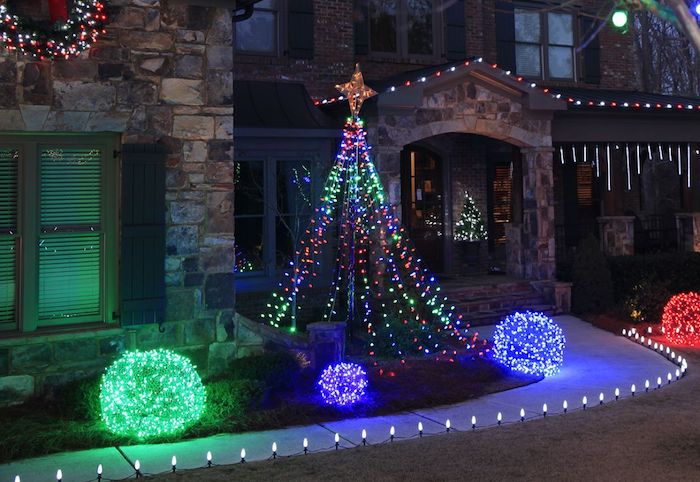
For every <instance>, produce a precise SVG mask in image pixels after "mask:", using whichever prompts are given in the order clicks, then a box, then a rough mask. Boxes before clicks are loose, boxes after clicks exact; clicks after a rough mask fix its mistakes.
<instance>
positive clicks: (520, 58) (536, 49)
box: [515, 44, 542, 77]
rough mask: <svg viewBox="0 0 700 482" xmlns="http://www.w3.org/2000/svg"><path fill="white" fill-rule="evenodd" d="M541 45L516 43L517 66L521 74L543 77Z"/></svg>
mask: <svg viewBox="0 0 700 482" xmlns="http://www.w3.org/2000/svg"><path fill="white" fill-rule="evenodd" d="M541 65H542V64H541V61H540V46H539V45H523V44H515V66H516V69H517V71H518V74H520V75H526V76H531V77H541V76H542V67H541Z"/></svg>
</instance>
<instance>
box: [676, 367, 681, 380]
mask: <svg viewBox="0 0 700 482" xmlns="http://www.w3.org/2000/svg"><path fill="white" fill-rule="evenodd" d="M680 377H681V372H680V370H678V368H676V380H678V379H679V378H680Z"/></svg>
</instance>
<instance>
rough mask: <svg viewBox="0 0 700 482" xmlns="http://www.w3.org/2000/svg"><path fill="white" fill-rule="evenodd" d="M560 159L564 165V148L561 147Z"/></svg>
mask: <svg viewBox="0 0 700 482" xmlns="http://www.w3.org/2000/svg"><path fill="white" fill-rule="evenodd" d="M559 159H561V165H562V166H563V165H564V146H559Z"/></svg>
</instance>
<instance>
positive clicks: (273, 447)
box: [272, 442, 277, 459]
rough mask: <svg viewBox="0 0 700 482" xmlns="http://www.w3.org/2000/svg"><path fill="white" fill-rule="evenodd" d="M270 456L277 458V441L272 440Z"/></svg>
mask: <svg viewBox="0 0 700 482" xmlns="http://www.w3.org/2000/svg"><path fill="white" fill-rule="evenodd" d="M272 458H273V459H276V458H277V442H272Z"/></svg>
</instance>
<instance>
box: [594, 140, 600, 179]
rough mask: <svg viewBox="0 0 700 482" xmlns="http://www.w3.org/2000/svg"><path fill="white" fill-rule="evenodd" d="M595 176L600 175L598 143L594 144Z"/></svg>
mask: <svg viewBox="0 0 700 482" xmlns="http://www.w3.org/2000/svg"><path fill="white" fill-rule="evenodd" d="M595 177H600V156H599V153H598V144H596V145H595Z"/></svg>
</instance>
